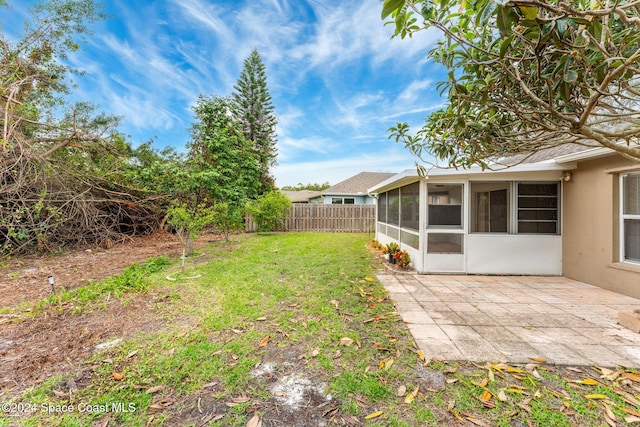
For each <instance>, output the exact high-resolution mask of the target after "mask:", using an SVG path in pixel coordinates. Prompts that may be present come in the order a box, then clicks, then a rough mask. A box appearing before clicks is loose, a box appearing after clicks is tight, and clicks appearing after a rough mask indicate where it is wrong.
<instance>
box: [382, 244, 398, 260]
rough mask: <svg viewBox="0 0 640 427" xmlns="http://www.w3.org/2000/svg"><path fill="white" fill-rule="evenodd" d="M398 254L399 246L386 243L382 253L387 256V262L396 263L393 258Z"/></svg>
mask: <svg viewBox="0 0 640 427" xmlns="http://www.w3.org/2000/svg"><path fill="white" fill-rule="evenodd" d="M398 252H400V246H399V245H398V244H397V243H396V242H391V243H388V244H387V246H385V248H384V253H385V254H388V255H389V262H390V263H391V264H395V263H396V259H395V258H394V257H393V256H394V255H395V254H397V253H398Z"/></svg>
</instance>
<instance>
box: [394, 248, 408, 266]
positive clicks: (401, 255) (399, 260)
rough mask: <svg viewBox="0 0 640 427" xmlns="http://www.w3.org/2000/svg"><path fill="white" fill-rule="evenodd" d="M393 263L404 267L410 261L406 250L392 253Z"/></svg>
mask: <svg viewBox="0 0 640 427" xmlns="http://www.w3.org/2000/svg"><path fill="white" fill-rule="evenodd" d="M393 259H394V261H395V264H397V265H398V267H400V268H406V267H408V266H409V264H410V263H411V257H410V256H409V253H408V252H407V251H399V252H396V253H395V254H393Z"/></svg>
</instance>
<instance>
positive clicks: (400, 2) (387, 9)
mask: <svg viewBox="0 0 640 427" xmlns="http://www.w3.org/2000/svg"><path fill="white" fill-rule="evenodd" d="M404 3H405V0H385V2H384V4H383V6H382V13H381V15H380V17H381V18H382V19H385V18H387V17H388V16H389V15H391V14H392V13H394V12H396V11H397V10H398V9H400V8H401V7H402V6H404Z"/></svg>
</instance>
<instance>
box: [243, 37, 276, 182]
mask: <svg viewBox="0 0 640 427" xmlns="http://www.w3.org/2000/svg"><path fill="white" fill-rule="evenodd" d="M233 88H234V92H233V94H232V100H233V104H234V107H235V108H234V115H235V117H236V118H237V120H238V121H239V122H240V129H241V130H242V133H243V134H244V136H245V138H246V139H247V140H249V141H251V143H252V144H253V148H254V150H255V151H256V153H257V155H258V160H259V162H260V181H261V186H260V190H259V192H260V194H263V193H266V192H268V191H271V190H273V189H274V188H275V181H274V178H273V176H272V175H271V167H273V166H274V165H275V164H276V156H277V154H278V151H277V148H276V142H277V139H276V124H277V118H276V115H275V112H274V107H273V104H272V102H271V95H270V94H269V89H268V87H267V73H266V68H265V66H264V63H263V62H262V58H261V57H260V54H259V53H258V51H257V50H256V49H253V50H252V51H251V54H250V55H249V56H248V57H247V59H245V61H244V68H243V70H242V72H241V74H240V78H239V79H238V82H237V84H236V85H235V86H234V87H233Z"/></svg>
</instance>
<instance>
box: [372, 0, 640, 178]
mask: <svg viewBox="0 0 640 427" xmlns="http://www.w3.org/2000/svg"><path fill="white" fill-rule="evenodd" d="M420 6H421V7H422V8H420ZM622 10H623V9H620V11H619V12H616V13H614V12H613V11H609V10H606V9H603V8H602V5H600V4H599V3H598V2H591V4H588V3H584V4H578V3H576V4H573V3H572V4H571V6H569V5H567V4H563V3H545V2H534V1H529V0H523V1H519V2H518V3H517V5H516V4H513V3H511V2H505V3H499V2H498V1H494V0H478V1H475V2H467V1H465V0H439V1H437V2H432V1H426V2H418V1H413V0H406V1H404V2H399V1H397V0H387V1H385V2H384V10H383V15H385V16H391V18H392V20H393V21H392V22H394V23H395V24H396V35H401V36H402V37H405V36H406V35H409V36H411V35H412V34H413V33H414V32H416V31H419V30H421V29H425V28H428V27H431V26H433V27H436V28H438V29H440V30H441V31H442V37H443V38H442V39H441V40H440V41H439V42H437V45H436V47H435V48H433V49H432V50H431V51H429V58H430V59H431V60H433V61H435V62H438V63H440V64H442V65H443V66H445V67H446V68H447V69H448V70H449V72H448V75H447V80H446V81H445V82H439V83H438V84H437V87H438V88H439V89H442V95H443V96H445V97H446V99H447V103H448V105H447V106H446V107H445V108H444V109H442V110H440V111H436V112H434V113H432V114H431V115H430V117H428V118H427V122H426V125H425V126H424V127H423V128H421V129H419V130H418V131H417V132H410V130H409V128H408V126H407V125H406V124H402V125H398V126H396V127H394V128H391V129H390V130H389V133H390V136H389V137H390V138H391V139H395V141H396V142H402V143H404V144H405V146H406V147H407V148H409V149H410V150H411V151H412V152H413V153H414V154H415V155H417V156H418V157H419V158H420V159H421V160H423V161H427V162H429V161H430V159H431V158H432V157H436V158H437V159H440V160H444V161H448V162H449V164H450V165H451V166H462V167H467V166H471V165H473V164H479V165H481V166H486V164H487V161H488V159H492V158H496V157H499V158H504V157H508V156H511V155H514V154H519V153H523V152H525V153H528V152H532V151H537V150H540V149H541V148H544V147H552V146H555V145H558V144H562V143H577V144H584V143H591V144H593V138H594V135H598V142H600V143H601V144H602V145H604V146H607V147H610V148H613V149H615V150H618V151H621V152H623V153H624V154H625V155H628V156H631V157H633V158H637V159H640V148H633V147H632V148H629V149H627V148H625V147H628V144H627V143H626V141H628V140H629V139H628V136H629V135H631V140H638V138H640V129H638V127H637V126H636V124H635V123H634V119H633V117H637V108H635V107H634V105H635V103H634V102H630V101H631V100H633V99H636V98H637V96H636V93H637V84H636V83H635V81H634V78H635V76H636V75H637V70H636V68H637V64H638V62H639V60H638V57H637V51H638V42H640V32H638V28H637V26H636V24H635V23H634V22H638V21H639V20H640V10H638V9H637V8H630V7H625V8H624V12H622ZM418 13H419V14H422V15H423V18H425V20H426V21H425V22H424V25H423V26H422V27H418V26H417V24H416V21H415V16H419V15H418ZM603 87H606V89H605V90H603ZM576 124H577V125H576ZM568 128H571V129H572V132H571V135H570V136H568V135H567V132H566V129H568ZM612 128H615V129H616V131H615V132H613V133H612V132H611V129H612ZM621 142H622V143H623V144H620V143H621Z"/></svg>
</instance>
